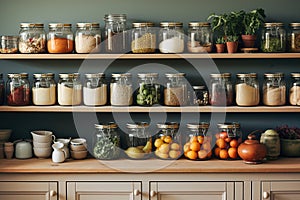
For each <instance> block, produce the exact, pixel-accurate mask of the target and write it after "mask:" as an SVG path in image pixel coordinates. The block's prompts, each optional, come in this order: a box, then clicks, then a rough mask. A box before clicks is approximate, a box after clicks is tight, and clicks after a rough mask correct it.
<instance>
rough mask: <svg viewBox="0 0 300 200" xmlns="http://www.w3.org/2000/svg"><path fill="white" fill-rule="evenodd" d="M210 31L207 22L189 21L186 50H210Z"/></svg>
mask: <svg viewBox="0 0 300 200" xmlns="http://www.w3.org/2000/svg"><path fill="white" fill-rule="evenodd" d="M212 38H213V37H212V31H211V27H210V23H208V22H190V23H189V29H188V42H187V50H188V51H189V52H191V53H210V52H212V44H213V43H212Z"/></svg>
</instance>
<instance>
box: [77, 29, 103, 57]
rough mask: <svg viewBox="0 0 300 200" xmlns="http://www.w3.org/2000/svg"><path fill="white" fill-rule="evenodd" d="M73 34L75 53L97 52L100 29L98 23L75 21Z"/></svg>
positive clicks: (99, 41)
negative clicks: (74, 32) (75, 28)
mask: <svg viewBox="0 0 300 200" xmlns="http://www.w3.org/2000/svg"><path fill="white" fill-rule="evenodd" d="M76 27H77V30H76V34H75V35H76V36H75V51H76V53H99V52H100V50H101V48H100V44H101V31H100V24H99V23H77V25H76Z"/></svg>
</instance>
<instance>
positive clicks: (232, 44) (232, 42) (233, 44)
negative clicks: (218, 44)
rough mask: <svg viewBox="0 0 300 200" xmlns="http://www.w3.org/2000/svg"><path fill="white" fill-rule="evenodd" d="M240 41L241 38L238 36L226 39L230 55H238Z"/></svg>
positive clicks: (230, 36)
mask: <svg viewBox="0 0 300 200" xmlns="http://www.w3.org/2000/svg"><path fill="white" fill-rule="evenodd" d="M238 40H239V37H238V36H236V35H229V36H227V39H226V46H227V52H228V53H236V52H237V50H238V44H239V43H238Z"/></svg>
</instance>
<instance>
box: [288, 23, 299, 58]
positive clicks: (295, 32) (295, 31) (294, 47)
mask: <svg viewBox="0 0 300 200" xmlns="http://www.w3.org/2000/svg"><path fill="white" fill-rule="evenodd" d="M288 50H289V52H295V53H299V52H300V23H290V24H289V33H288Z"/></svg>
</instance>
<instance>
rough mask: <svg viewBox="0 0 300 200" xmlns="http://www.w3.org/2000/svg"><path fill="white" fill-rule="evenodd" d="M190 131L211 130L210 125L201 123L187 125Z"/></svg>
mask: <svg viewBox="0 0 300 200" xmlns="http://www.w3.org/2000/svg"><path fill="white" fill-rule="evenodd" d="M186 127H187V128H188V129H200V128H202V129H208V128H209V123H207V122H200V123H188V124H187V125H186Z"/></svg>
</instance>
